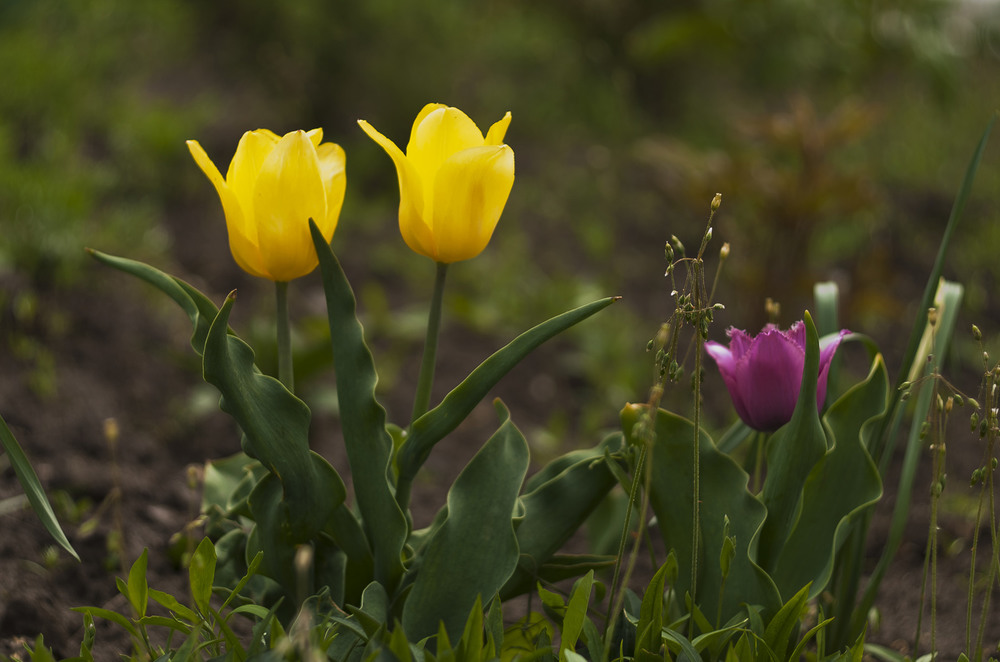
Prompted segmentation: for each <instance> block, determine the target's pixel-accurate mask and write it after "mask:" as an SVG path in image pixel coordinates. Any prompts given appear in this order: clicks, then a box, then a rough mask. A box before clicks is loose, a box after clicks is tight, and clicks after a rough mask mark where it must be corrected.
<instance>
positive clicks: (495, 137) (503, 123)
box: [486, 110, 510, 145]
mask: <svg viewBox="0 0 1000 662" xmlns="http://www.w3.org/2000/svg"><path fill="white" fill-rule="evenodd" d="M508 126H510V111H509V110H508V111H507V114H506V115H504V116H503V117H502V118H500V121H499V122H497V123H496V124H494V125H493V126H491V127H490V131H489V133H487V134H486V144H487V145H502V144H503V138H504V136H505V135H507V127H508Z"/></svg>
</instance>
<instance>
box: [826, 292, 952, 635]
mask: <svg viewBox="0 0 1000 662" xmlns="http://www.w3.org/2000/svg"><path fill="white" fill-rule="evenodd" d="M963 292H964V289H963V288H962V286H961V285H960V284H958V283H953V282H950V281H947V280H944V279H941V282H940V283H938V290H937V292H936V294H935V297H934V306H935V307H936V308H937V309H938V320H937V324H936V325H935V327H934V329H930V328H929V325H928V324H926V322H925V332H924V337H927V339H928V340H927V341H924V342H921V343H918V345H924V346H925V351H921V352H920V353H921V355H924V356H926V354H927V353H929V352H930V349H931V348H930V337H931V336H933V338H934V345H935V347H934V356H935V358H936V362H937V363H938V364H940V362H941V361H943V360H944V358H945V357H946V355H947V349H948V347H949V346H950V344H951V339H952V336H953V334H954V332H955V323H956V320H957V318H958V310H959V307H960V305H961V302H962V296H963ZM925 310H926V309H925ZM931 367H932V366H930V365H928V364H927V362H926V360H924V361H921V362H920V364H919V368H920V370H919V371H916V370H914V372H915V374H914V377H917V376H924V375H926V374H928V372H929V371H930V368H931ZM912 390H916V391H917V394H916V398H915V399H916V403H915V404H914V407H913V412H912V415H913V425H911V426H910V433H909V437H908V439H907V442H906V452H905V454H904V456H903V463H902V469H901V472H900V477H899V486H898V487H897V489H896V503H895V505H894V507H893V512H892V523H891V524H890V527H889V537H888V540H887V541H886V544H885V545H884V547H883V549H882V556H881V557H880V558H879V560H878V563H877V564H876V566H875V569H874V570H873V571H872V573H871V576H870V579H869V581H868V585H867V586H866V587H865V591H864V594H863V596H862V598H861V600H859V601H857V602H855V601H852V600H846V601H845V604H847V605H850V604H855V605H856V606H855V609H854V613H853V616H852V618H851V629H850V631H847V632H845V631H843V630H838V631H837V632H838V634H839V635H840V637H839V639H840V640H841V641H842V640H843V639H844V638H845V637H847V638H849V639H851V640H853V639H854V638H856V637H858V636H860V634H861V633H862V632H863V630H864V627H865V622H866V619H867V615H868V613H869V611H870V610H871V607H872V605H873V604H874V603H875V597H876V594H877V593H878V588H879V585H880V584H881V582H882V578H883V577H884V576H885V573H886V571H887V570H888V569H889V565H890V564H891V563H892V559H893V557H894V556H895V555H896V551H897V550H898V549H899V545H900V544H901V543H902V540H903V534H904V530H905V528H906V524H907V521H908V520H909V511H910V498H911V495H912V491H913V482H914V480H915V479H916V472H917V468H918V465H919V463H920V458H921V457H922V456H923V454H924V444H923V440H922V439H921V438H920V427H921V423H922V422H923V421H924V420H925V419H926V418H927V413H928V412H929V411H930V407H931V404H932V396H933V393H934V391H933V388H932V384H930V383H924V384H920V385H917V386H916V387H914V388H913V389H911V391H912ZM896 397H898V393H896V394H894V395H892V396H890V398H891V399H890V405H889V410H888V411H887V412H886V414H885V416H886V417H888V416H891V415H892V403H893V401H894V399H895V398H896ZM883 420H884V419H883ZM873 455H875V454H874V453H873ZM876 459H877V456H876ZM883 473H884V471H883ZM859 553H863V551H862V552H859ZM859 572H860V571H859ZM855 585H856V584H855ZM851 595H853V593H851ZM838 614H839V612H838ZM844 620H846V619H844ZM841 625H843V624H841Z"/></svg>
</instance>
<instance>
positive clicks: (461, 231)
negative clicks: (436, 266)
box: [432, 145, 514, 263]
mask: <svg viewBox="0 0 1000 662" xmlns="http://www.w3.org/2000/svg"><path fill="white" fill-rule="evenodd" d="M513 185H514V150H512V149H511V148H510V147H508V146H506V145H500V146H494V145H484V146H482V147H474V148H471V149H467V150H463V151H461V152H459V153H458V154H455V155H454V156H453V157H452V158H450V159H448V161H446V162H445V164H444V165H443V166H442V167H441V171H440V172H439V173H438V176H437V181H436V182H435V185H434V197H435V210H434V219H433V221H432V223H433V232H434V237H435V239H436V240H437V252H436V254H435V255H434V256H433V257H434V259H435V260H437V261H438V262H445V263H450V262H458V261H461V260H468V259H469V258H473V257H475V256H477V255H479V253H481V252H482V250H483V249H484V248H486V245H487V244H488V243H489V241H490V238H491V237H492V236H493V230H494V229H495V228H496V225H497V222H498V221H499V220H500V215H501V213H503V208H504V205H506V204H507V198H508V196H509V195H510V190H511V188H512V187H513Z"/></svg>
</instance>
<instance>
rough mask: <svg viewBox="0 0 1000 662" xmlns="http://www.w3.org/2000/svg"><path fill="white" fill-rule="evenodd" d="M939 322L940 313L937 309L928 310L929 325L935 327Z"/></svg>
mask: <svg viewBox="0 0 1000 662" xmlns="http://www.w3.org/2000/svg"><path fill="white" fill-rule="evenodd" d="M937 320H938V311H937V308H928V309H927V323H928V324H930V325H931V326H934V325H936V324H937Z"/></svg>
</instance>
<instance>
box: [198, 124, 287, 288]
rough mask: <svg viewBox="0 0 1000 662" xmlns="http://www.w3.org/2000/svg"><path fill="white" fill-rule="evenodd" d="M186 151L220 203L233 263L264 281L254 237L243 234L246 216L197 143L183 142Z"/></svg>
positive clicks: (220, 174) (246, 233)
mask: <svg viewBox="0 0 1000 662" xmlns="http://www.w3.org/2000/svg"><path fill="white" fill-rule="evenodd" d="M187 146H188V150H189V151H190V152H191V156H192V157H194V161H195V163H197V164H198V167H199V168H201V170H202V172H204V173H205V175H206V176H207V177H208V179H209V181H211V182H212V185H213V186H214V187H215V191H216V192H217V193H218V194H219V199H220V200H221V201H222V210H223V212H224V213H225V216H226V229H227V233H228V235H229V250H230V251H231V252H232V254H233V259H234V260H236V264H238V265H239V266H240V268H241V269H243V270H244V271H246V272H247V273H249V274H251V275H253V276H257V277H260V278H266V277H267V275H266V274H265V273H264V271H263V265H262V262H261V258H260V250H259V249H258V248H257V244H256V236H253V237H251V236H250V233H248V232H247V227H246V217H245V214H244V212H243V209H242V207H241V205H240V202H239V200H238V199H237V198H236V195H235V194H234V193H233V191H232V190H231V189H230V188H229V186H228V185H227V184H226V181H225V180H224V179H223V178H222V173H220V172H219V169H218V168H217V167H216V166H215V164H214V163H213V162H212V160H211V159H210V158H209V157H208V154H206V153H205V150H204V149H203V148H202V146H201V145H200V144H199V143H198V141H197V140H188V141H187Z"/></svg>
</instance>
